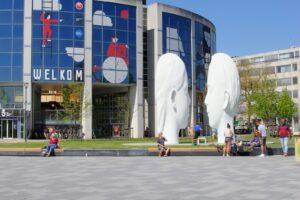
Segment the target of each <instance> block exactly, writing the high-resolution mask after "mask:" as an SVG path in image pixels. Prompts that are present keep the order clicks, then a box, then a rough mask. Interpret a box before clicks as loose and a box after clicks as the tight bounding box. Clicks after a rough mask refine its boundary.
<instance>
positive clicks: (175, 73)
mask: <svg viewBox="0 0 300 200" xmlns="http://www.w3.org/2000/svg"><path fill="white" fill-rule="evenodd" d="M155 102H156V131H157V132H158V133H160V132H162V133H163V134H164V136H165V138H166V139H167V144H178V143H179V141H178V136H179V130H180V129H184V128H186V127H187V126H188V122H189V113H190V112H189V108H190V103H191V100H190V96H189V93H188V77H187V73H186V69H185V65H184V63H183V61H182V60H181V59H180V58H179V57H178V56H177V55H175V54H172V53H167V54H164V55H162V56H161V57H160V58H159V60H158V63H157V67H156V72H155Z"/></svg>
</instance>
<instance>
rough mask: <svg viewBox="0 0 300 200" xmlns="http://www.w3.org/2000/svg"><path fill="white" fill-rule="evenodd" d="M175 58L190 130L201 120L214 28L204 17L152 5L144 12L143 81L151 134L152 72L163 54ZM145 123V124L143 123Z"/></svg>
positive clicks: (153, 89) (170, 7)
mask: <svg viewBox="0 0 300 200" xmlns="http://www.w3.org/2000/svg"><path fill="white" fill-rule="evenodd" d="M168 52H169V53H174V54H177V55H178V56H179V57H180V58H181V59H182V60H183V62H184V64H185V66H186V70H187V74H188V79H189V93H190V97H191V100H192V101H191V109H190V126H194V124H195V123H200V124H201V125H202V126H205V127H208V126H207V125H208V120H207V117H206V119H205V117H204V116H205V107H204V95H203V94H204V91H205V84H206V75H207V70H208V66H209V63H210V60H211V56H212V55H213V54H214V53H215V52H216V29H215V26H214V25H213V24H212V23H211V22H210V21H209V20H207V19H205V18H204V17H202V16H200V15H197V14H195V13H192V12H190V11H187V10H184V9H180V8H176V7H173V6H169V5H164V4H159V3H154V4H152V5H149V6H148V9H147V61H148V63H147V67H148V69H147V74H148V77H147V80H148V85H147V88H146V93H147V95H145V96H146V97H147V98H145V105H146V106H145V107H146V108H147V109H145V112H146V113H145V116H146V121H145V125H146V126H147V127H149V128H150V130H151V131H152V132H154V133H156V134H157V132H156V131H155V124H156V119H157V118H156V117H155V113H156V111H155V98H154V94H155V86H154V85H155V68H156V63H157V62H158V59H159V57H160V56H161V55H162V54H165V53H168ZM147 119H148V120H147Z"/></svg>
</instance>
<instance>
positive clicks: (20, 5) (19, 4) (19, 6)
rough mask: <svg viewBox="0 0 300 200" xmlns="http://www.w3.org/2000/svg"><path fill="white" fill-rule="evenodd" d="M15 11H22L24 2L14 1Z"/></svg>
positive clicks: (21, 0)
mask: <svg viewBox="0 0 300 200" xmlns="http://www.w3.org/2000/svg"><path fill="white" fill-rule="evenodd" d="M14 9H15V10H24V0H14Z"/></svg>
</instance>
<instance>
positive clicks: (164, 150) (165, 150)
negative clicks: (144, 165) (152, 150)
mask: <svg viewBox="0 0 300 200" xmlns="http://www.w3.org/2000/svg"><path fill="white" fill-rule="evenodd" d="M166 141H167V140H166V138H165V137H164V136H163V133H159V135H158V139H157V146H158V151H159V153H158V156H159V157H161V156H165V157H166V156H168V155H169V152H170V148H169V147H167V146H166V145H165V142H166Z"/></svg>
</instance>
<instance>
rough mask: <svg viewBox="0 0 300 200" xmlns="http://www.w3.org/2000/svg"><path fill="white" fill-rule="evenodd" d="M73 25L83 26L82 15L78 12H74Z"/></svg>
mask: <svg viewBox="0 0 300 200" xmlns="http://www.w3.org/2000/svg"><path fill="white" fill-rule="evenodd" d="M74 25H75V26H83V25H84V15H83V14H80V13H76V14H75V20H74Z"/></svg>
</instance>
